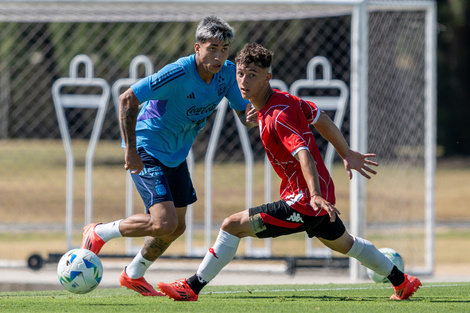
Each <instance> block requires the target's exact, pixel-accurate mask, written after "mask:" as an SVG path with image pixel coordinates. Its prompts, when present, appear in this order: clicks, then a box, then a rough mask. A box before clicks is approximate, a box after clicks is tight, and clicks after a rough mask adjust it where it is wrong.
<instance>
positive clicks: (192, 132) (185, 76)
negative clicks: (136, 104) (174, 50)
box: [124, 54, 249, 167]
mask: <svg viewBox="0 0 470 313" xmlns="http://www.w3.org/2000/svg"><path fill="white" fill-rule="evenodd" d="M131 88H132V90H133V91H134V94H135V95H136V97H137V99H139V101H140V103H143V102H145V103H143V106H142V108H141V110H140V112H139V115H138V117H137V125H136V136H137V138H136V139H137V148H140V147H143V148H144V149H145V150H146V151H147V152H148V153H149V154H150V155H151V156H153V157H154V158H156V159H158V160H159V161H160V162H162V163H163V164H165V165H166V166H169V167H176V166H178V165H179V164H181V163H182V162H183V161H184V160H185V159H186V157H187V156H188V153H189V150H190V149H191V146H192V144H193V142H194V139H195V138H196V136H197V135H198V133H199V131H200V130H201V129H202V128H203V127H204V126H205V125H206V118H207V116H209V115H210V114H211V113H212V112H213V111H214V110H215V108H216V107H217V105H218V104H219V102H220V101H221V100H222V99H223V98H224V97H227V99H228V100H229V101H230V107H231V108H233V109H235V110H238V111H245V109H246V106H247V104H248V103H249V101H248V100H244V99H243V98H242V96H241V94H240V90H239V89H238V85H237V81H236V68H235V64H234V63H233V62H231V61H228V60H227V61H225V64H224V65H223V66H222V69H221V70H220V71H219V72H218V73H217V74H215V75H214V77H213V79H212V81H211V83H210V84H207V83H206V82H204V81H203V80H202V78H201V77H200V76H199V74H198V72H197V70H196V61H195V55H194V54H193V55H190V56H187V57H183V58H180V59H179V60H177V61H176V62H174V63H171V64H168V65H166V66H164V67H163V68H162V69H161V70H160V71H158V72H157V73H155V74H153V75H150V76H148V77H146V78H143V79H142V80H140V81H139V82H137V83H135V84H134V85H132V86H131ZM124 147H125V146H124Z"/></svg>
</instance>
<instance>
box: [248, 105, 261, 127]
mask: <svg viewBox="0 0 470 313" xmlns="http://www.w3.org/2000/svg"><path fill="white" fill-rule="evenodd" d="M245 115H246V122H247V123H248V124H251V125H252V126H253V127H255V126H258V111H256V109H255V108H254V107H252V106H251V105H248V107H247V108H246V111H245Z"/></svg>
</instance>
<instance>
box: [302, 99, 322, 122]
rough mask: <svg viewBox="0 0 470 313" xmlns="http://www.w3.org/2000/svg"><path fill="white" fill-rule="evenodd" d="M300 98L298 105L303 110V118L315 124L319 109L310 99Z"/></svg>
mask: <svg viewBox="0 0 470 313" xmlns="http://www.w3.org/2000/svg"><path fill="white" fill-rule="evenodd" d="M299 100H300V107H301V108H302V111H303V112H304V115H305V118H306V119H307V122H308V123H309V124H315V123H316V121H317V120H318V118H319V117H320V110H319V109H318V107H317V105H316V104H315V103H313V102H311V101H307V100H303V99H299Z"/></svg>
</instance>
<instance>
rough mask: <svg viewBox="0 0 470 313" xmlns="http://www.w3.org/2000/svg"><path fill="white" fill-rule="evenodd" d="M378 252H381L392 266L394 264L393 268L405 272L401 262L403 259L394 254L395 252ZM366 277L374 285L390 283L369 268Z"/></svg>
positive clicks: (384, 250)
mask: <svg viewBox="0 0 470 313" xmlns="http://www.w3.org/2000/svg"><path fill="white" fill-rule="evenodd" d="M379 251H380V252H382V254H383V255H385V256H386V257H387V258H388V259H389V260H390V261H392V262H393V264H395V266H396V267H397V268H398V269H399V270H400V271H402V272H404V271H405V262H404V261H403V258H402V257H401V255H400V254H399V253H398V252H396V251H395V250H393V249H391V248H381V249H379ZM367 276H369V278H370V279H372V280H373V281H375V282H376V283H389V282H390V281H389V280H388V278H387V277H385V276H382V275H379V274H377V273H376V272H374V271H373V270H371V269H369V268H368V269H367Z"/></svg>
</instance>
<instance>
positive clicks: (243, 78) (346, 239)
mask: <svg viewBox="0 0 470 313" xmlns="http://www.w3.org/2000/svg"><path fill="white" fill-rule="evenodd" d="M271 61H272V53H271V52H270V51H269V50H267V49H265V48H264V47H262V46H261V45H258V44H247V45H245V47H244V48H243V49H242V50H241V51H240V52H239V53H238V55H237V57H236V59H235V62H236V65H237V82H238V86H239V88H240V91H241V93H242V96H243V98H244V99H249V100H250V102H251V103H252V104H253V106H254V107H255V108H256V110H257V111H258V123H259V131H260V136H261V141H262V143H263V146H264V148H265V150H266V153H267V155H268V158H269V160H270V161H271V164H272V166H273V168H274V170H275V171H276V173H277V174H278V175H279V177H280V178H281V179H282V182H281V188H280V196H281V200H280V201H278V202H274V203H267V204H263V205H261V206H258V207H254V208H250V209H249V210H243V211H241V212H239V213H235V214H233V215H231V216H229V217H228V218H226V219H225V220H224V221H223V223H222V227H221V229H220V232H219V235H218V237H217V240H216V242H215V244H214V245H213V247H212V248H210V249H209V251H208V252H207V253H206V256H205V258H204V260H203V261H202V263H201V264H200V265H199V268H198V270H197V272H196V274H195V275H193V276H191V277H189V278H188V279H182V280H178V281H176V282H174V283H171V284H166V283H163V282H159V283H158V284H157V285H158V287H159V288H160V290H162V291H163V292H164V293H165V294H167V295H168V296H169V297H170V298H173V299H175V300H181V301H196V300H197V298H198V294H199V292H200V290H201V289H202V288H203V287H204V286H205V285H206V284H207V283H208V282H210V281H211V280H212V279H213V278H214V277H215V276H216V275H217V274H218V273H219V272H220V270H222V268H223V267H224V266H225V265H227V264H228V263H229V262H230V261H231V260H232V259H233V257H234V256H235V253H236V251H237V248H238V244H239V242H240V239H241V238H243V237H247V236H250V237H258V238H267V237H277V236H282V235H288V234H293V233H296V232H301V231H305V232H306V233H307V234H308V236H309V237H314V236H315V237H317V238H318V239H319V240H320V241H321V242H322V243H323V244H324V245H325V246H327V247H329V248H331V249H332V250H334V251H337V252H340V253H342V254H345V255H347V256H349V257H353V258H356V259H357V260H358V261H359V262H361V264H362V265H364V266H366V267H368V268H370V269H372V270H374V271H375V272H377V273H378V274H380V275H383V276H386V277H388V279H389V280H390V282H391V283H392V285H393V286H394V289H395V292H394V294H393V295H392V296H391V297H390V299H394V300H403V299H408V298H409V297H411V295H413V293H414V292H415V291H416V290H417V289H418V288H419V286H421V283H420V281H419V279H417V278H416V277H413V276H411V275H408V274H404V273H402V272H401V271H400V270H399V269H398V268H397V267H396V266H395V265H394V264H393V263H392V262H391V261H390V260H389V259H388V258H386V257H385V256H384V255H383V254H382V253H381V252H380V251H378V250H377V249H376V248H375V246H374V245H373V244H372V243H370V242H369V241H367V240H365V239H363V238H359V237H354V236H352V235H350V234H349V233H348V232H347V231H346V229H345V226H344V225H343V222H342V221H341V219H340V218H339V217H338V214H340V212H339V210H338V209H337V208H336V207H335V194H334V184H333V181H332V179H331V177H330V175H329V173H328V170H327V169H326V167H325V164H324V163H323V160H322V158H321V155H320V153H319V150H318V147H317V145H316V143H315V139H314V135H313V133H312V131H311V129H310V127H309V123H313V125H314V126H315V128H316V129H317V130H318V131H319V133H320V134H321V135H322V136H323V137H325V138H326V139H327V140H328V141H329V142H331V143H332V144H333V146H334V147H335V149H336V150H337V151H338V153H339V155H340V156H341V158H342V159H343V162H344V166H345V169H346V171H347V172H348V175H349V178H352V170H356V171H358V172H359V173H360V174H361V175H363V176H364V177H366V178H370V176H369V174H368V173H371V174H374V175H375V174H376V172H375V171H374V170H373V169H371V168H370V167H369V166H370V165H374V166H377V165H378V164H377V163H376V162H373V161H371V160H369V159H368V158H370V157H375V154H362V153H359V152H357V151H353V150H351V149H350V148H349V146H348V144H347V143H346V140H345V139H344V137H343V135H342V134H341V132H340V130H339V129H338V128H337V127H336V125H335V124H334V123H333V122H332V121H331V119H330V118H329V117H328V116H327V115H326V114H325V113H324V112H322V111H321V110H319V109H318V108H317V107H316V105H315V104H314V103H312V102H308V101H304V100H302V99H299V98H298V97H295V96H293V95H290V94H288V93H286V92H281V91H278V90H273V89H272V88H271V86H270V83H269V81H270V79H271V77H272V75H271V73H270V71H269V69H270V66H271Z"/></svg>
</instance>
